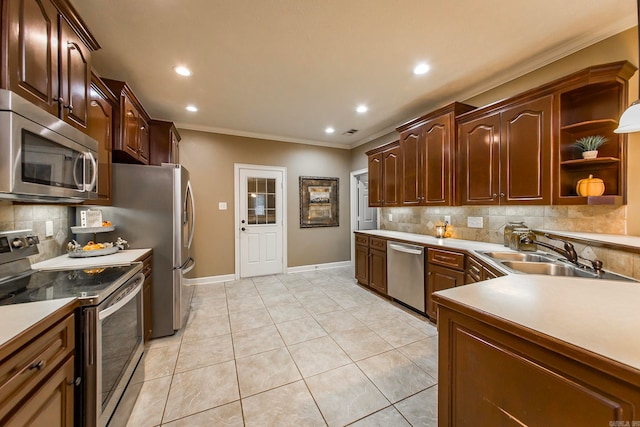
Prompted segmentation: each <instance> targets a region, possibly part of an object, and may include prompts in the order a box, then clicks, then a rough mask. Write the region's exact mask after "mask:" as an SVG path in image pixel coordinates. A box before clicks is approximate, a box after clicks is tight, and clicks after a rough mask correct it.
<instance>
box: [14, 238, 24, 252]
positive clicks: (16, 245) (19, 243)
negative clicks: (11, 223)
mask: <svg viewBox="0 0 640 427" xmlns="http://www.w3.org/2000/svg"><path fill="white" fill-rule="evenodd" d="M24 243H25V242H24V240H22V239H20V238H19V237H16V238H15V239H13V241H12V242H11V246H13V248H14V249H20V248H22V247H24Z"/></svg>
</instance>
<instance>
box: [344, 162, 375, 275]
mask: <svg viewBox="0 0 640 427" xmlns="http://www.w3.org/2000/svg"><path fill="white" fill-rule="evenodd" d="M368 172H369V169H368V168H364V169H358V170H354V171H351V173H349V182H350V187H351V193H350V194H351V196H350V199H351V219H350V223H351V265H352V266H355V262H356V259H355V255H354V254H355V250H356V236H355V234H353V233H354V231H356V224H357V222H358V180H357V178H356V177H357V176H360V175H363V174H365V173H368ZM376 210H377V213H378V215H377V218H376V221H377V226H378V229H380V208H376Z"/></svg>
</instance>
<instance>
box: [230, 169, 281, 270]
mask: <svg viewBox="0 0 640 427" xmlns="http://www.w3.org/2000/svg"><path fill="white" fill-rule="evenodd" d="M285 181H286V169H284V168H280V167H269V166H258V165H239V164H236V165H235V194H236V197H235V199H236V203H235V217H236V218H235V224H236V233H235V234H236V277H237V278H242V277H253V276H264V275H268V274H280V273H284V272H285V271H286V256H285V254H286V209H285V202H284V201H285V200H286V194H285V189H286V185H285Z"/></svg>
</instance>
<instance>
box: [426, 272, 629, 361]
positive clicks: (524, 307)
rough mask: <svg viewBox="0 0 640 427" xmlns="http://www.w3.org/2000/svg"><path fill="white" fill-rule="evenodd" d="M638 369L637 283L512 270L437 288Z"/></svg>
mask: <svg viewBox="0 0 640 427" xmlns="http://www.w3.org/2000/svg"><path fill="white" fill-rule="evenodd" d="M437 294H438V295H441V296H443V297H446V298H449V299H451V300H453V301H456V302H458V303H460V304H464V305H466V306H469V307H471V308H473V309H476V310H479V311H483V312H486V313H489V314H492V315H494V316H497V317H500V318H502V319H505V320H507V321H509V322H512V323H516V324H518V325H522V326H524V327H526V328H530V329H533V330H535V331H539V332H541V333H543V334H545V335H548V336H550V337H554V338H557V339H560V340H562V341H564V342H567V343H569V344H573V345H575V346H578V347H581V348H583V349H585V350H588V351H590V352H593V353H596V354H599V355H601V356H604V357H607V358H609V359H612V360H615V361H617V362H620V363H622V364H625V365H627V366H630V367H632V368H634V369H638V370H640V333H638V331H640V310H639V309H638V302H639V301H640V284H638V283H633V282H620V281H609V280H591V279H579V278H571V277H549V276H537V275H512V276H504V277H499V278H497V279H493V280H488V281H485V282H479V283H474V284H471V285H466V286H460V287H457V288H453V289H447V290H444V291H440V292H437Z"/></svg>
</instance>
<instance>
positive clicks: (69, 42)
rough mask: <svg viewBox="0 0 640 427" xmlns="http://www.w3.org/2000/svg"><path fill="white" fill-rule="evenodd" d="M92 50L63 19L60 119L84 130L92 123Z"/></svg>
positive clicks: (61, 25)
mask: <svg viewBox="0 0 640 427" xmlns="http://www.w3.org/2000/svg"><path fill="white" fill-rule="evenodd" d="M90 55H91V51H90V50H89V48H87V47H86V45H85V44H84V43H83V42H82V40H80V37H78V35H77V34H76V33H75V31H74V30H73V29H72V28H71V25H70V24H69V23H68V22H67V20H66V19H65V18H64V17H60V97H61V101H60V102H61V107H62V108H61V118H62V119H63V120H64V121H65V122H67V123H69V124H70V125H72V126H74V127H76V128H78V129H80V130H83V131H84V130H85V129H86V128H87V124H88V121H89V118H88V116H89V88H90V85H91V56H90Z"/></svg>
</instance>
